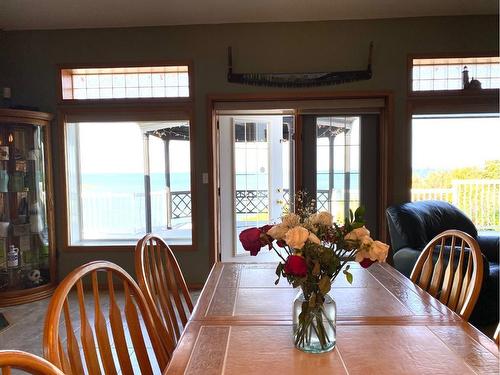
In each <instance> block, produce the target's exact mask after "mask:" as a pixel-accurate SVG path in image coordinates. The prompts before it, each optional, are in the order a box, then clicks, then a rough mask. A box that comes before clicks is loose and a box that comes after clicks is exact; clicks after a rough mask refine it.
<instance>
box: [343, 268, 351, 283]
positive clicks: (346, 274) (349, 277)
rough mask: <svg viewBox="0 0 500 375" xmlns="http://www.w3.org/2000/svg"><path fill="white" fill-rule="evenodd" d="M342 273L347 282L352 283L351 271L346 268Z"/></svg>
mask: <svg viewBox="0 0 500 375" xmlns="http://www.w3.org/2000/svg"><path fill="white" fill-rule="evenodd" d="M344 275H345V278H346V280H347V282H348V283H349V284H352V273H350V272H349V271H347V270H344Z"/></svg>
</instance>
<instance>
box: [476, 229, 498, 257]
mask: <svg viewBox="0 0 500 375" xmlns="http://www.w3.org/2000/svg"><path fill="white" fill-rule="evenodd" d="M477 243H478V244H479V247H480V248H481V252H482V253H483V254H484V255H485V256H486V258H488V261H490V262H494V263H498V259H499V253H500V233H499V232H493V231H484V232H478V235H477Z"/></svg>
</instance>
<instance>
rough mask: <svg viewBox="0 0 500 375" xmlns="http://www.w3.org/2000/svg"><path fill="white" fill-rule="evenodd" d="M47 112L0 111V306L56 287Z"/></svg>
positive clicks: (49, 117)
mask: <svg viewBox="0 0 500 375" xmlns="http://www.w3.org/2000/svg"><path fill="white" fill-rule="evenodd" d="M51 120H52V115H50V114H48V113H42V112H35V111H25V110H16V109H0V306H8V305H15V304H20V303H25V302H30V301H34V300H37V299H41V298H44V297H47V296H48V295H50V294H51V293H52V291H53V289H54V287H55V247H54V245H55V237H54V214H53V212H54V210H53V194H52V175H51V171H52V169H51V162H50V161H51V155H50V150H51V147H50V121H51Z"/></svg>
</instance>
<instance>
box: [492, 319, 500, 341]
mask: <svg viewBox="0 0 500 375" xmlns="http://www.w3.org/2000/svg"><path fill="white" fill-rule="evenodd" d="M493 340H494V341H495V342H496V343H497V345H500V323H498V325H497V329H495V333H494V334H493Z"/></svg>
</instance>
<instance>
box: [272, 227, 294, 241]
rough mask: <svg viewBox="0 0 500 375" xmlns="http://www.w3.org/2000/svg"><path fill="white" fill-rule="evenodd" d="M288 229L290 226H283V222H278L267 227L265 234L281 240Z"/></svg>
mask: <svg viewBox="0 0 500 375" xmlns="http://www.w3.org/2000/svg"><path fill="white" fill-rule="evenodd" d="M289 229H290V228H288V227H286V226H284V225H283V224H278V225H275V226H273V227H272V228H271V229H269V230H268V231H267V234H268V235H270V236H271V237H272V238H274V239H275V240H283V239H284V238H285V234H286V232H288V231H289Z"/></svg>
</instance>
